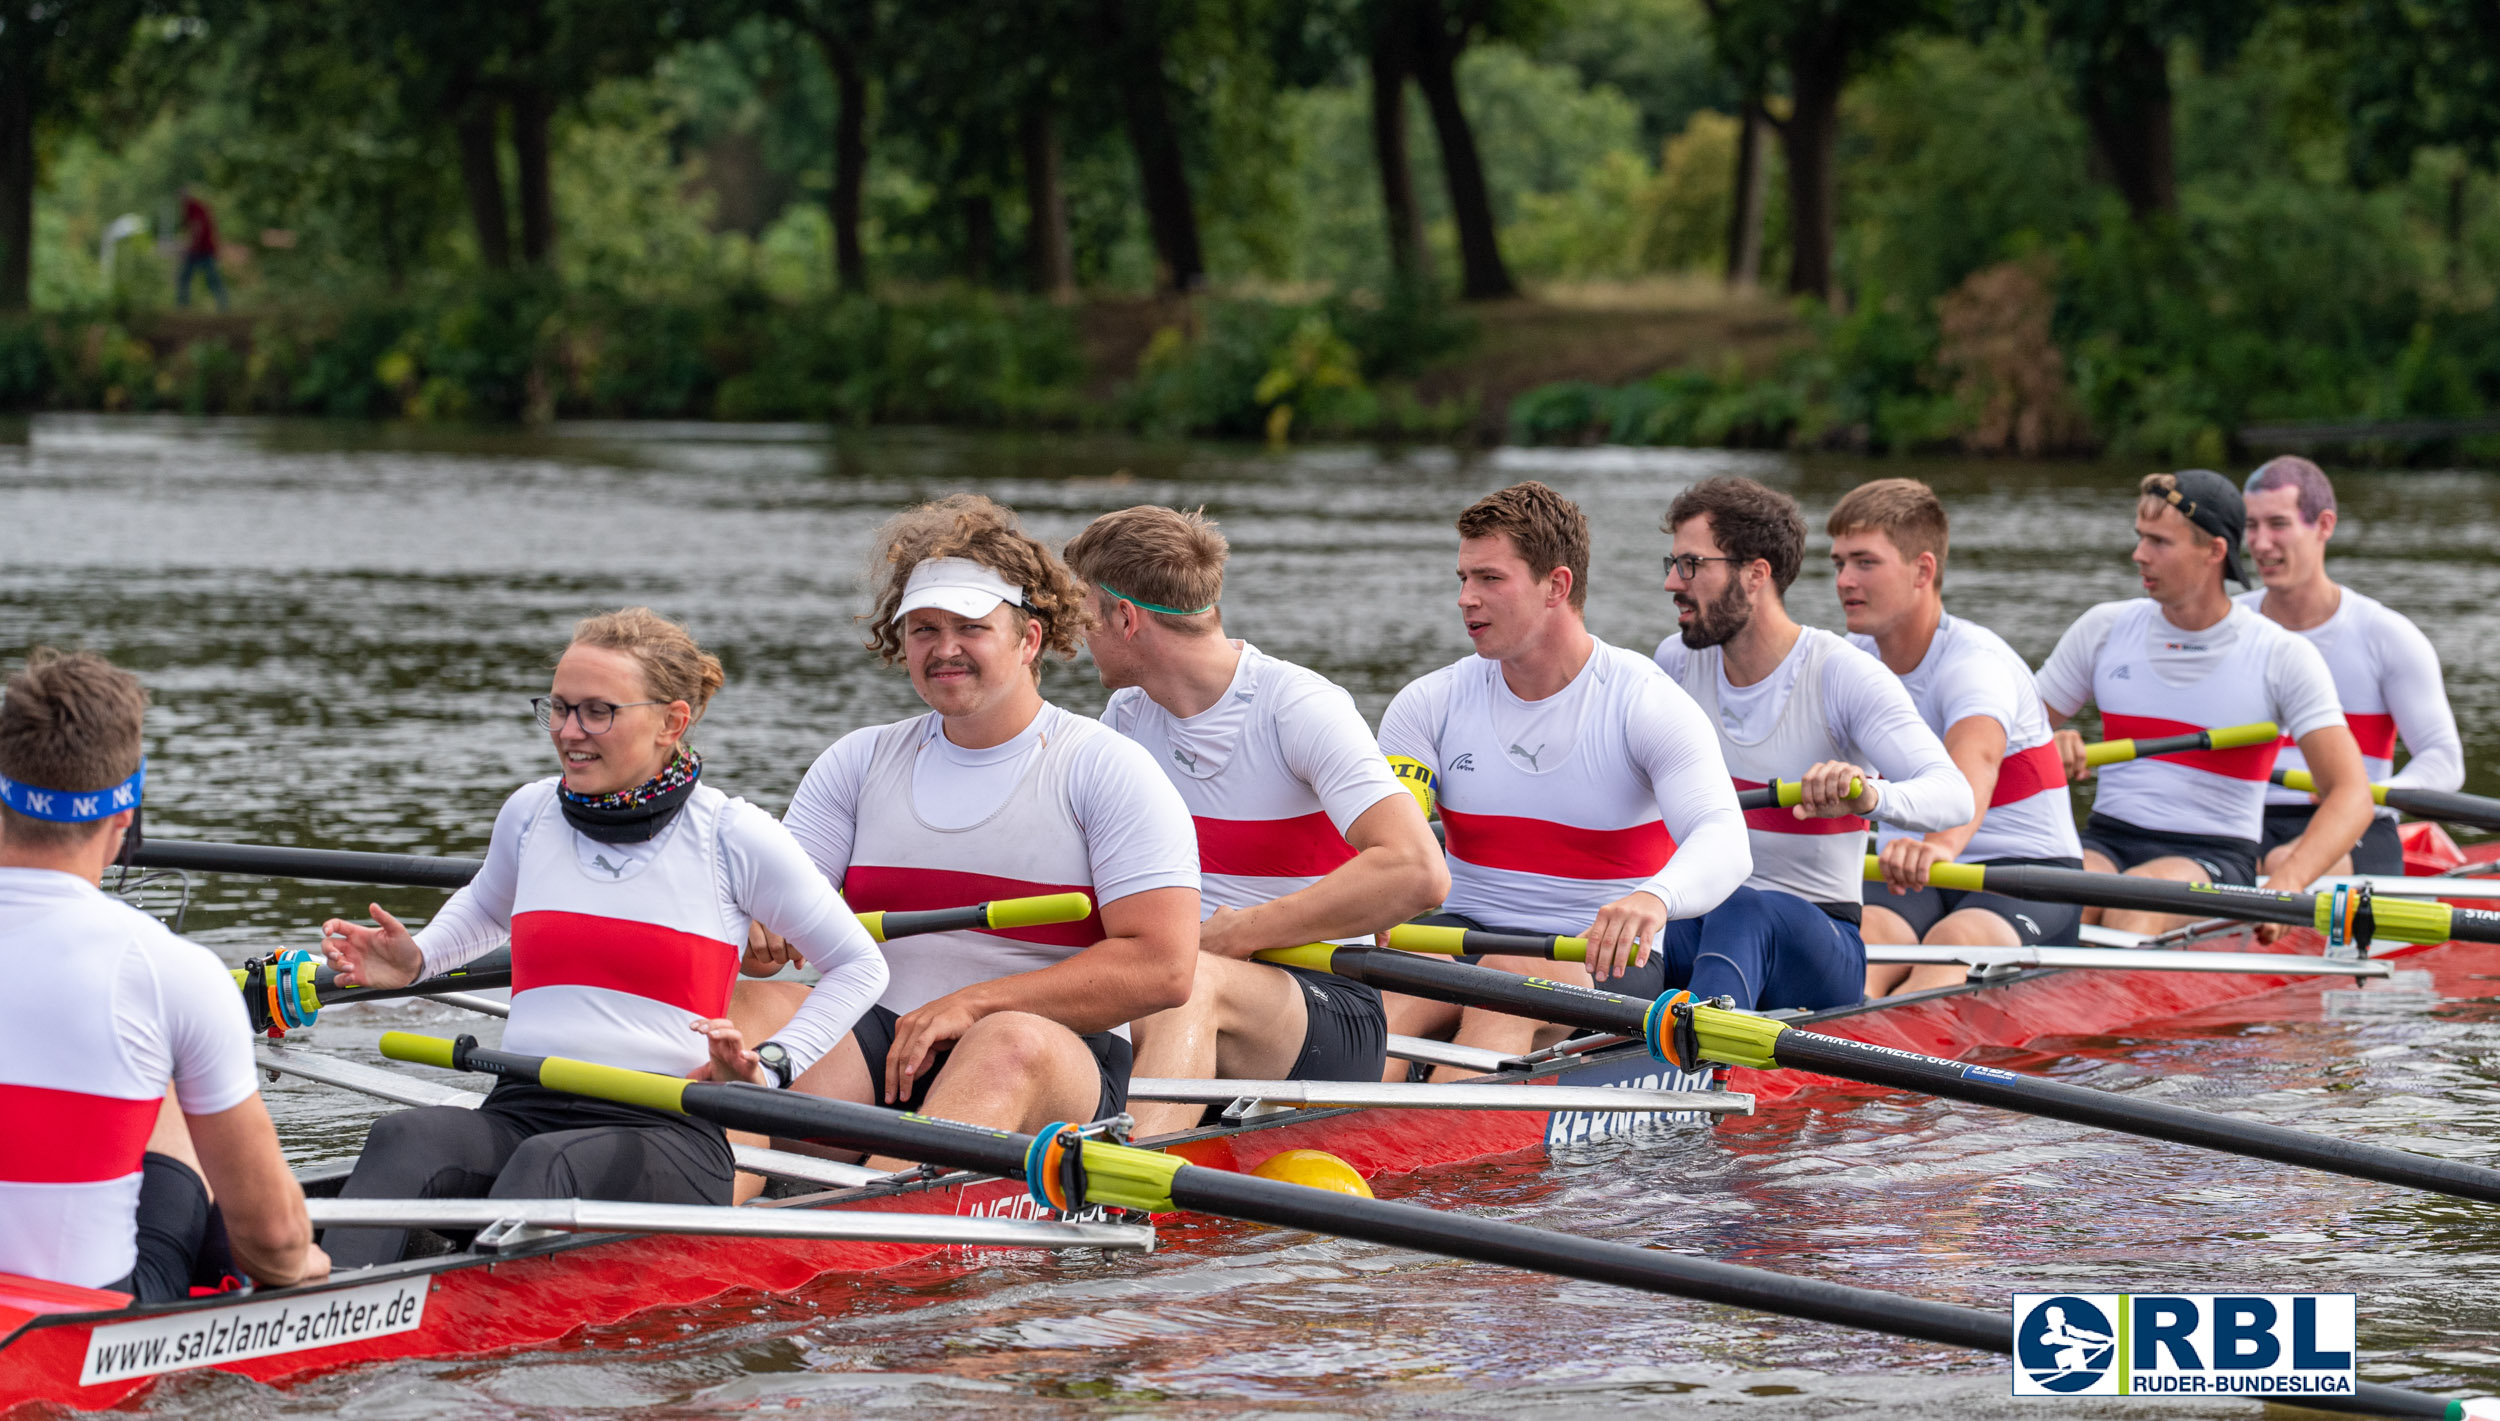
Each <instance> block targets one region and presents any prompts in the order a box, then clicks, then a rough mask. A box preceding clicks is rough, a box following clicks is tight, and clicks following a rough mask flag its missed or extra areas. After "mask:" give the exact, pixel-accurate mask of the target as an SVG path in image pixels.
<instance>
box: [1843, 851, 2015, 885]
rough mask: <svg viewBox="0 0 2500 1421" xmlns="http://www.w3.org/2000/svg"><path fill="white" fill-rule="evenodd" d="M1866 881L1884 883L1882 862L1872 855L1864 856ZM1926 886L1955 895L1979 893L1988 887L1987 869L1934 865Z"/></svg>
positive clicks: (1955, 865)
mask: <svg viewBox="0 0 2500 1421" xmlns="http://www.w3.org/2000/svg"><path fill="white" fill-rule="evenodd" d="M1866 881H1867V882H1869V883H1881V882H1883V881H1884V861H1883V860H1882V859H1879V858H1877V857H1875V856H1874V855H1873V854H1868V855H1867V856H1866ZM1927 886H1928V887H1930V888H1943V889H1947V890H1950V891H1952V892H1955V893H1977V892H1981V891H1983V890H1984V889H1986V888H1987V886H1988V869H1987V866H1986V865H1985V864H1976V863H1940V864H1936V865H1934V866H1933V867H1931V868H1929V869H1928V870H1927Z"/></svg>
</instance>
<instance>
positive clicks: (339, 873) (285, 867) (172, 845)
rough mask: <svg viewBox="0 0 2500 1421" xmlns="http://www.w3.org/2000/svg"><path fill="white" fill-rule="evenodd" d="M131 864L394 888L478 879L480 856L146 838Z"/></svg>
mask: <svg viewBox="0 0 2500 1421" xmlns="http://www.w3.org/2000/svg"><path fill="white" fill-rule="evenodd" d="M131 863H132V865H133V866H135V867H138V868H178V869H183V870H185V871H187V872H191V873H244V874H253V875H256V876H259V877H262V878H306V879H316V880H319V881H321V882H325V883H373V884H381V885H384V886H387V887H395V888H458V887H460V886H462V885H463V884H466V883H467V882H468V881H469V880H470V879H472V878H475V877H477V871H478V870H479V869H480V868H482V867H484V864H483V863H482V862H481V861H480V860H477V859H454V858H433V857H430V856H428V855H424V854H373V853H359V852H355V851H352V850H348V849H291V848H286V847H284V846H282V845H277V844H212V843H201V842H192V841H185V840H181V839H146V840H142V841H141V842H140V844H139V849H138V852H137V853H136V854H135V855H133V856H132V858H131Z"/></svg>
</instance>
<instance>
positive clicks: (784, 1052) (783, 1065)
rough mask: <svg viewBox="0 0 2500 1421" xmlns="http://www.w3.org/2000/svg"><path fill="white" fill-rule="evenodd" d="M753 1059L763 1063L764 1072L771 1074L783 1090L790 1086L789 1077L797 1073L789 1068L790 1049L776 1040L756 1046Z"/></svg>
mask: <svg viewBox="0 0 2500 1421" xmlns="http://www.w3.org/2000/svg"><path fill="white" fill-rule="evenodd" d="M755 1059H756V1060H758V1061H760V1062H762V1063H763V1065H764V1072H765V1074H767V1075H769V1076H771V1077H772V1078H773V1080H774V1081H775V1082H776V1083H777V1084H778V1085H779V1086H780V1087H781V1089H783V1090H788V1089H789V1088H790V1081H791V1079H792V1078H793V1077H794V1076H796V1075H797V1074H798V1072H796V1071H794V1070H792V1069H791V1068H790V1049H789V1048H788V1047H786V1046H784V1045H782V1044H781V1043H780V1042H778V1041H767V1042H765V1043H764V1044H763V1045H761V1046H758V1047H756V1048H755Z"/></svg>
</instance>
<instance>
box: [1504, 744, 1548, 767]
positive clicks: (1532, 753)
mask: <svg viewBox="0 0 2500 1421" xmlns="http://www.w3.org/2000/svg"><path fill="white" fill-rule="evenodd" d="M1510 753H1512V754H1514V755H1516V756H1518V757H1519V758H1520V759H1522V760H1525V761H1527V762H1528V768H1529V769H1531V770H1533V769H1536V768H1538V765H1537V762H1536V757H1537V756H1539V755H1542V754H1544V753H1545V742H1543V741H1539V742H1538V743H1537V747H1536V748H1535V749H1534V750H1530V749H1528V748H1527V747H1525V746H1521V745H1513V746H1512V747H1510Z"/></svg>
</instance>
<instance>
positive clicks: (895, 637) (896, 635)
mask: <svg viewBox="0 0 2500 1421" xmlns="http://www.w3.org/2000/svg"><path fill="white" fill-rule="evenodd" d="M931 558H969V559H971V560H972V561H974V562H977V563H979V564H980V565H981V566H983V567H986V568H988V569H989V570H990V571H992V572H994V573H997V574H998V575H999V576H1000V577H1002V578H1004V579H1006V580H1007V581H1008V582H1010V583H1013V584H1014V585H1015V586H1017V587H1019V588H1022V589H1023V591H1024V606H1022V607H1021V608H1018V609H1016V611H1017V615H1018V616H1019V617H1020V618H1026V619H1032V620H1038V621H1039V622H1040V623H1041V624H1042V650H1044V651H1046V652H1056V653H1057V654H1058V655H1060V656H1062V657H1073V656H1075V655H1076V649H1077V647H1078V646H1079V645H1080V644H1081V643H1082V642H1083V640H1084V637H1085V628H1086V626H1087V625H1088V623H1089V622H1090V620H1091V618H1090V615H1089V614H1088V613H1087V611H1086V609H1085V589H1084V587H1083V586H1081V585H1080V584H1079V583H1078V582H1077V580H1076V578H1075V577H1074V576H1073V575H1071V574H1070V573H1069V572H1068V568H1067V565H1066V564H1065V563H1062V562H1061V561H1059V559H1058V558H1057V557H1056V556H1054V555H1053V554H1052V553H1051V551H1050V547H1049V545H1048V544H1046V543H1044V542H1042V540H1040V539H1039V538H1036V537H1034V536H1033V535H1032V534H1030V533H1027V532H1025V531H1024V525H1023V523H1022V522H1020V521H1019V520H1018V519H1017V518H1016V514H1015V510H1014V509H1011V508H1008V507H1006V506H1005V505H1003V504H1000V503H998V502H996V501H994V500H992V499H990V498H989V497H987V496H986V495H983V494H977V493H956V494H949V495H947V496H946V497H944V498H941V499H937V500H935V501H933V502H930V503H924V504H921V505H919V506H918V507H916V508H906V509H904V510H903V511H902V512H900V513H897V514H895V515H894V516H893V517H892V518H889V519H887V520H886V521H885V526H884V527H882V528H879V529H878V530H877V540H876V546H875V549H874V551H872V552H871V553H870V554H869V555H868V585H869V586H871V587H873V588H875V589H876V590H877V600H876V603H875V605H874V606H873V607H872V608H871V609H870V610H869V611H868V612H867V614H866V615H864V616H862V617H861V618H860V620H861V621H864V622H866V623H868V643H867V645H868V649H869V650H870V651H873V652H875V653H877V658H878V659H879V660H881V661H883V662H884V663H885V664H886V665H888V666H891V665H893V664H894V663H895V662H898V661H900V660H902V659H903V633H902V629H901V628H900V627H899V626H897V625H896V624H895V621H894V609H895V608H897V607H899V606H901V605H902V604H903V588H904V586H905V585H906V584H907V583H909V582H910V581H911V574H912V569H913V568H916V567H918V566H920V565H921V564H922V563H924V562H927V561H928V560H929V559H931ZM1016 629H1017V631H1018V632H1019V633H1021V632H1022V631H1023V629H1024V624H1023V621H1021V620H1020V621H1018V622H1017V624H1016ZM1033 671H1034V674H1035V675H1037V676H1038V675H1040V674H1041V667H1040V666H1039V665H1036V666H1035V667H1034V668H1033Z"/></svg>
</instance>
